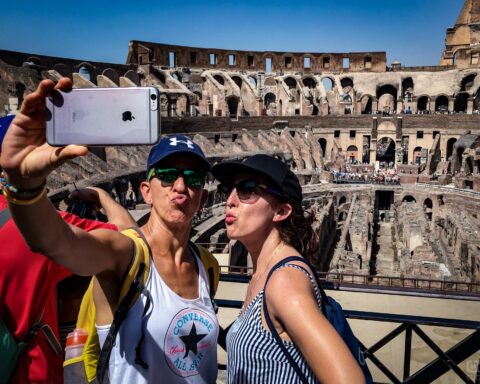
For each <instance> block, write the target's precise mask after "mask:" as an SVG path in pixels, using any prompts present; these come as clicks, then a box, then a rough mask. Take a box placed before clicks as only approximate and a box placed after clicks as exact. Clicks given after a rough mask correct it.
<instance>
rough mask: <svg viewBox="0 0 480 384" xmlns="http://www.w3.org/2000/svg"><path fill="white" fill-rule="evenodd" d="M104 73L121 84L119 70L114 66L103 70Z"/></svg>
mask: <svg viewBox="0 0 480 384" xmlns="http://www.w3.org/2000/svg"><path fill="white" fill-rule="evenodd" d="M102 75H103V76H105V77H108V78H109V79H110V80H112V81H113V82H114V83H115V84H117V85H119V83H120V76H119V75H118V72H117V71H116V70H114V69H112V68H107V69H105V70H104V71H103V72H102Z"/></svg>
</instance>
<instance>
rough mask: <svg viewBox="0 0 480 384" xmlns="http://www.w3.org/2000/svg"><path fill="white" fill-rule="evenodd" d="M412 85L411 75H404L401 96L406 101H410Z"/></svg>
mask: <svg viewBox="0 0 480 384" xmlns="http://www.w3.org/2000/svg"><path fill="white" fill-rule="evenodd" d="M413 91H414V86H413V79H412V78H411V77H405V78H404V79H403V80H402V96H403V100H404V101H406V102H410V101H412V96H413Z"/></svg>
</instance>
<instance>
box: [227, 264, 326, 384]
mask: <svg viewBox="0 0 480 384" xmlns="http://www.w3.org/2000/svg"><path fill="white" fill-rule="evenodd" d="M284 267H294V268H297V269H299V270H301V271H302V272H304V273H306V274H307V275H308V276H309V278H310V281H311V282H312V284H313V286H314V289H315V295H316V297H317V302H318V304H319V305H320V292H319V291H318V288H317V285H316V282H315V279H314V278H313V276H311V275H310V273H308V272H307V271H306V270H305V269H304V268H302V267H299V266H298V265H295V264H286V265H284V266H283V267H282V268H284ZM263 292H264V290H262V291H260V292H259V293H258V294H257V296H255V298H254V299H253V300H252V302H251V303H250V304H249V305H248V307H247V308H245V310H244V311H242V312H241V313H240V315H239V316H238V318H237V319H236V320H235V322H234V323H233V325H232V326H231V328H230V330H229V331H228V334H227V357H228V359H227V375H228V383H229V384H238V383H242V384H245V383H248V384H255V383H258V384H265V383H272V384H282V383H285V384H293V383H301V381H300V378H299V377H298V375H297V373H296V372H295V370H294V369H293V368H292V366H291V365H290V363H289V362H288V360H287V358H286V357H285V355H284V353H283V351H282V349H281V348H280V347H279V346H278V344H277V342H276V341H275V339H274V337H273V336H272V334H271V333H270V332H269V331H267V330H266V329H265V328H264V327H263V324H262V317H261V314H262V302H263ZM283 343H284V345H285V346H286V348H287V350H288V352H289V353H290V355H291V356H292V357H293V359H294V361H295V362H296V363H297V364H298V366H299V367H300V369H301V371H302V372H303V373H304V375H305V377H306V378H307V379H308V382H309V383H318V381H317V379H316V378H315V375H314V374H313V372H312V370H311V369H310V367H309V366H308V365H307V362H306V361H305V359H304V358H303V356H302V354H301V352H300V350H299V349H298V348H297V347H296V346H295V344H294V343H292V342H289V341H286V340H283Z"/></svg>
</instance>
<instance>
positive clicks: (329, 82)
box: [320, 76, 335, 92]
mask: <svg viewBox="0 0 480 384" xmlns="http://www.w3.org/2000/svg"><path fill="white" fill-rule="evenodd" d="M320 81H321V83H322V84H323V88H325V92H330V91H333V90H334V89H335V81H334V80H333V79H332V78H331V77H329V76H325V77H322V78H321V79H320Z"/></svg>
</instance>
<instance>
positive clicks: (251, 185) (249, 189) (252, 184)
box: [217, 179, 285, 204]
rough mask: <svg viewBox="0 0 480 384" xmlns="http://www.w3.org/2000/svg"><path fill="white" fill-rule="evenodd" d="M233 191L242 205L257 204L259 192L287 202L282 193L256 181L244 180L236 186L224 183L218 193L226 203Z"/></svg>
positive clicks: (218, 188) (218, 187) (219, 187)
mask: <svg viewBox="0 0 480 384" xmlns="http://www.w3.org/2000/svg"><path fill="white" fill-rule="evenodd" d="M233 189H235V190H236V191H237V196H238V199H239V200H240V201H241V202H242V203H247V204H253V203H255V202H256V201H257V200H258V199H259V197H260V195H259V194H258V192H257V191H258V190H259V189H260V190H263V191H266V192H269V193H271V194H272V195H275V196H276V197H278V198H280V199H281V200H285V196H284V195H283V193H282V192H280V191H277V190H276V189H274V188H270V187H269V186H267V185H265V184H260V183H258V182H257V181H255V180H249V179H246V180H242V181H240V182H238V183H236V184H234V183H232V182H229V183H222V184H219V185H218V186H217V192H218V193H219V194H220V196H221V199H222V201H226V200H227V199H228V196H230V194H231V193H232V191H233Z"/></svg>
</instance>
